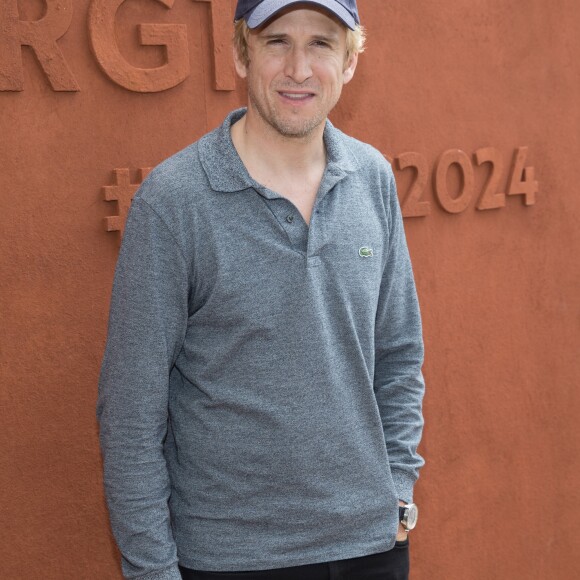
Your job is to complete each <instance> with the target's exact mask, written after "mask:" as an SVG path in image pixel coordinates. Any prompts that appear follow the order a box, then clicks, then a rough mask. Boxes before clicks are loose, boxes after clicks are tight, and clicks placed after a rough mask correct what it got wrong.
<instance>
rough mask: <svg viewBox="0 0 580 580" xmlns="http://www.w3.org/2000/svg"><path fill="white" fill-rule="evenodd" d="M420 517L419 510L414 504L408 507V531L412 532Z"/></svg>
mask: <svg viewBox="0 0 580 580" xmlns="http://www.w3.org/2000/svg"><path fill="white" fill-rule="evenodd" d="M418 517H419V510H418V508H417V506H416V505H415V504H414V503H412V504H409V506H408V507H407V529H408V530H412V529H413V528H414V527H415V526H416V525H417V518H418Z"/></svg>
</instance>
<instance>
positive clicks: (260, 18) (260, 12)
mask: <svg viewBox="0 0 580 580" xmlns="http://www.w3.org/2000/svg"><path fill="white" fill-rule="evenodd" d="M292 4H315V5H316V6H320V7H322V8H326V10H328V11H329V12H332V14H334V15H335V16H336V17H337V18H338V19H339V20H340V21H342V22H343V24H344V25H345V26H347V27H348V28H350V29H351V30H354V29H355V28H356V25H357V22H356V20H355V19H354V17H353V16H352V14H351V13H350V12H349V11H348V10H347V9H346V8H344V6H342V4H339V3H338V2H336V1H335V0H294V1H290V2H288V0H264V1H263V2H260V4H258V6H256V8H255V9H254V11H253V12H252V13H251V14H250V16H249V17H248V18H247V19H246V23H247V25H248V28H258V27H259V26H262V24H264V23H265V22H267V21H268V20H270V18H272V17H273V16H275V15H276V13H277V12H280V10H283V9H284V8H286V7H287V6H291V5H292Z"/></svg>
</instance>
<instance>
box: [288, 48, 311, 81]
mask: <svg viewBox="0 0 580 580" xmlns="http://www.w3.org/2000/svg"><path fill="white" fill-rule="evenodd" d="M284 72H285V74H286V76H287V77H290V78H291V79H292V80H293V81H294V82H295V83H298V84H302V83H303V82H304V81H306V80H308V79H309V78H310V77H311V76H312V68H311V66H310V58H309V56H308V54H306V52H305V51H304V50H302V49H300V48H298V47H294V48H293V49H292V50H291V51H290V52H289V53H288V56H287V59H286V70H285V71H284Z"/></svg>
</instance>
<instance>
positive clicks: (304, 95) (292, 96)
mask: <svg viewBox="0 0 580 580" xmlns="http://www.w3.org/2000/svg"><path fill="white" fill-rule="evenodd" d="M278 94H279V95H280V96H281V97H282V98H283V99H285V100H287V101H291V102H292V103H305V102H307V101H310V100H311V99H313V98H314V93H310V92H305V91H300V92H296V91H278Z"/></svg>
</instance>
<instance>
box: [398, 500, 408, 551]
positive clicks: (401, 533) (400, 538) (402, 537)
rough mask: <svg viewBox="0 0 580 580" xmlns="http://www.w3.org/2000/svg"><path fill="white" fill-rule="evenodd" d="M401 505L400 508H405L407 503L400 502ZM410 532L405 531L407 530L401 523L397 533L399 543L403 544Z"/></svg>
mask: <svg viewBox="0 0 580 580" xmlns="http://www.w3.org/2000/svg"><path fill="white" fill-rule="evenodd" d="M399 505H400V506H404V505H405V502H404V501H400V500H399ZM408 535H409V534H408V532H406V531H405V528H404V527H403V524H402V523H401V522H399V530H398V531H397V542H403V541H405V540H406V539H407V536H408Z"/></svg>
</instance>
